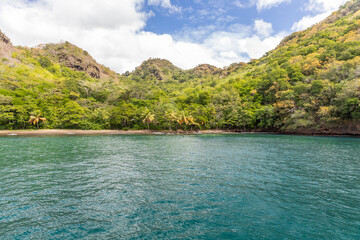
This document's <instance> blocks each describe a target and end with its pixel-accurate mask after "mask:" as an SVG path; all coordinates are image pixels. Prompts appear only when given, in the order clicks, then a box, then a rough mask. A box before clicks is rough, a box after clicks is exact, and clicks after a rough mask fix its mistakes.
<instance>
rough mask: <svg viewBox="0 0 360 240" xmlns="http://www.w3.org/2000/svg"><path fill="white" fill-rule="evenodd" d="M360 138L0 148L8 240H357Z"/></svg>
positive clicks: (3, 141) (76, 142) (25, 141)
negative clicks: (175, 239) (80, 239)
mask: <svg viewBox="0 0 360 240" xmlns="http://www.w3.org/2000/svg"><path fill="white" fill-rule="evenodd" d="M359 146H360V139H359V138H350V137H346V138H344V137H309V136H286V135H270V134H241V135H201V136H151V135H147V136H145V135H144V136H141V135H118V136H57V137H4V138H0V239H79V238H84V239H174V238H178V239H359V238H360V171H359V169H360V147H359Z"/></svg>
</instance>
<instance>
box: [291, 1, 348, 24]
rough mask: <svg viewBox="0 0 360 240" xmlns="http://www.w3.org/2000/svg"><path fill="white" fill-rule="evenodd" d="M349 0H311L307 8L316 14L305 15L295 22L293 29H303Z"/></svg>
mask: <svg viewBox="0 0 360 240" xmlns="http://www.w3.org/2000/svg"><path fill="white" fill-rule="evenodd" d="M347 1H348V0H331V1H329V0H309V2H308V3H307V5H306V8H305V10H307V11H311V12H314V13H316V15H307V16H304V17H303V18H302V19H301V20H300V21H298V22H296V23H294V24H293V26H292V28H291V30H293V31H301V30H304V29H306V28H308V27H311V26H312V25H314V24H316V23H318V22H320V21H322V20H324V19H325V18H326V17H328V16H330V15H331V13H332V12H333V11H335V10H337V9H338V8H339V7H340V6H341V5H343V4H345V3H346V2H347Z"/></svg>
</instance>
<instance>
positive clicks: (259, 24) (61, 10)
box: [0, 0, 346, 73]
mask: <svg viewBox="0 0 360 240" xmlns="http://www.w3.org/2000/svg"><path fill="white" fill-rule="evenodd" d="M345 2H346V0H226V1H225V0H207V1H206V0H106V1H104V0H61V1H59V0H0V29H1V30H2V31H4V32H5V33H6V34H7V35H8V36H9V37H10V38H11V39H12V42H13V43H14V44H15V45H23V46H30V47H34V46H36V45H38V44H41V43H48V42H52V43H57V42H60V41H70V42H72V43H74V44H76V45H77V46H79V47H81V48H83V49H86V50H87V51H88V52H89V53H90V54H91V55H92V56H93V57H94V58H95V59H96V60H97V61H98V62H99V63H102V64H104V65H106V66H109V67H111V68H112V69H114V70H116V71H118V72H120V73H122V72H124V71H132V70H133V69H134V68H135V67H136V66H139V65H140V64H141V62H142V61H144V60H146V59H148V58H165V59H168V60H170V61H172V62H173V63H174V64H175V65H177V66H179V67H181V68H183V69H189V68H193V67H195V66H196V65H198V64H202V63H210V64H213V65H216V66H218V67H225V66H227V65H229V64H231V63H234V62H241V61H243V62H246V61H249V60H250V59H251V58H260V57H261V56H262V55H263V54H265V53H266V52H267V51H269V50H271V49H273V48H275V47H276V46H277V45H278V44H279V42H280V41H281V40H282V39H283V38H284V37H285V36H287V35H289V34H290V33H292V32H294V31H300V30H303V29H306V28H307V27H310V26H311V25H313V24H315V23H317V22H319V21H321V20H322V19H324V18H326V17H327V16H328V15H330V14H331V12H333V11H335V10H337V9H338V8H339V6H340V5H342V4H344V3H345Z"/></svg>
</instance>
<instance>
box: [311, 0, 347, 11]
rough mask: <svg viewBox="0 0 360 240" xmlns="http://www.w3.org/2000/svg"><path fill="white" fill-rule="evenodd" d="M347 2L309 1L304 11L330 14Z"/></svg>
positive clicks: (329, 0)
mask: <svg viewBox="0 0 360 240" xmlns="http://www.w3.org/2000/svg"><path fill="white" fill-rule="evenodd" d="M347 1H348V0H309V2H308V4H307V5H306V9H307V10H309V11H313V12H320V13H324V12H332V11H335V10H337V9H338V8H339V6H341V5H342V4H345V3H346V2H347Z"/></svg>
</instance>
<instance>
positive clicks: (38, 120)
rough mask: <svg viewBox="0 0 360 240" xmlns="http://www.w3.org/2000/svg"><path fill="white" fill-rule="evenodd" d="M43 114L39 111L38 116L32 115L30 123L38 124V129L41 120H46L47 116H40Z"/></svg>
mask: <svg viewBox="0 0 360 240" xmlns="http://www.w3.org/2000/svg"><path fill="white" fill-rule="evenodd" d="M40 116H41V113H39V114H38V115H37V116H36V117H35V116H30V119H29V123H30V124H33V125H36V127H37V129H39V122H40V121H41V122H45V121H46V118H43V117H40Z"/></svg>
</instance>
